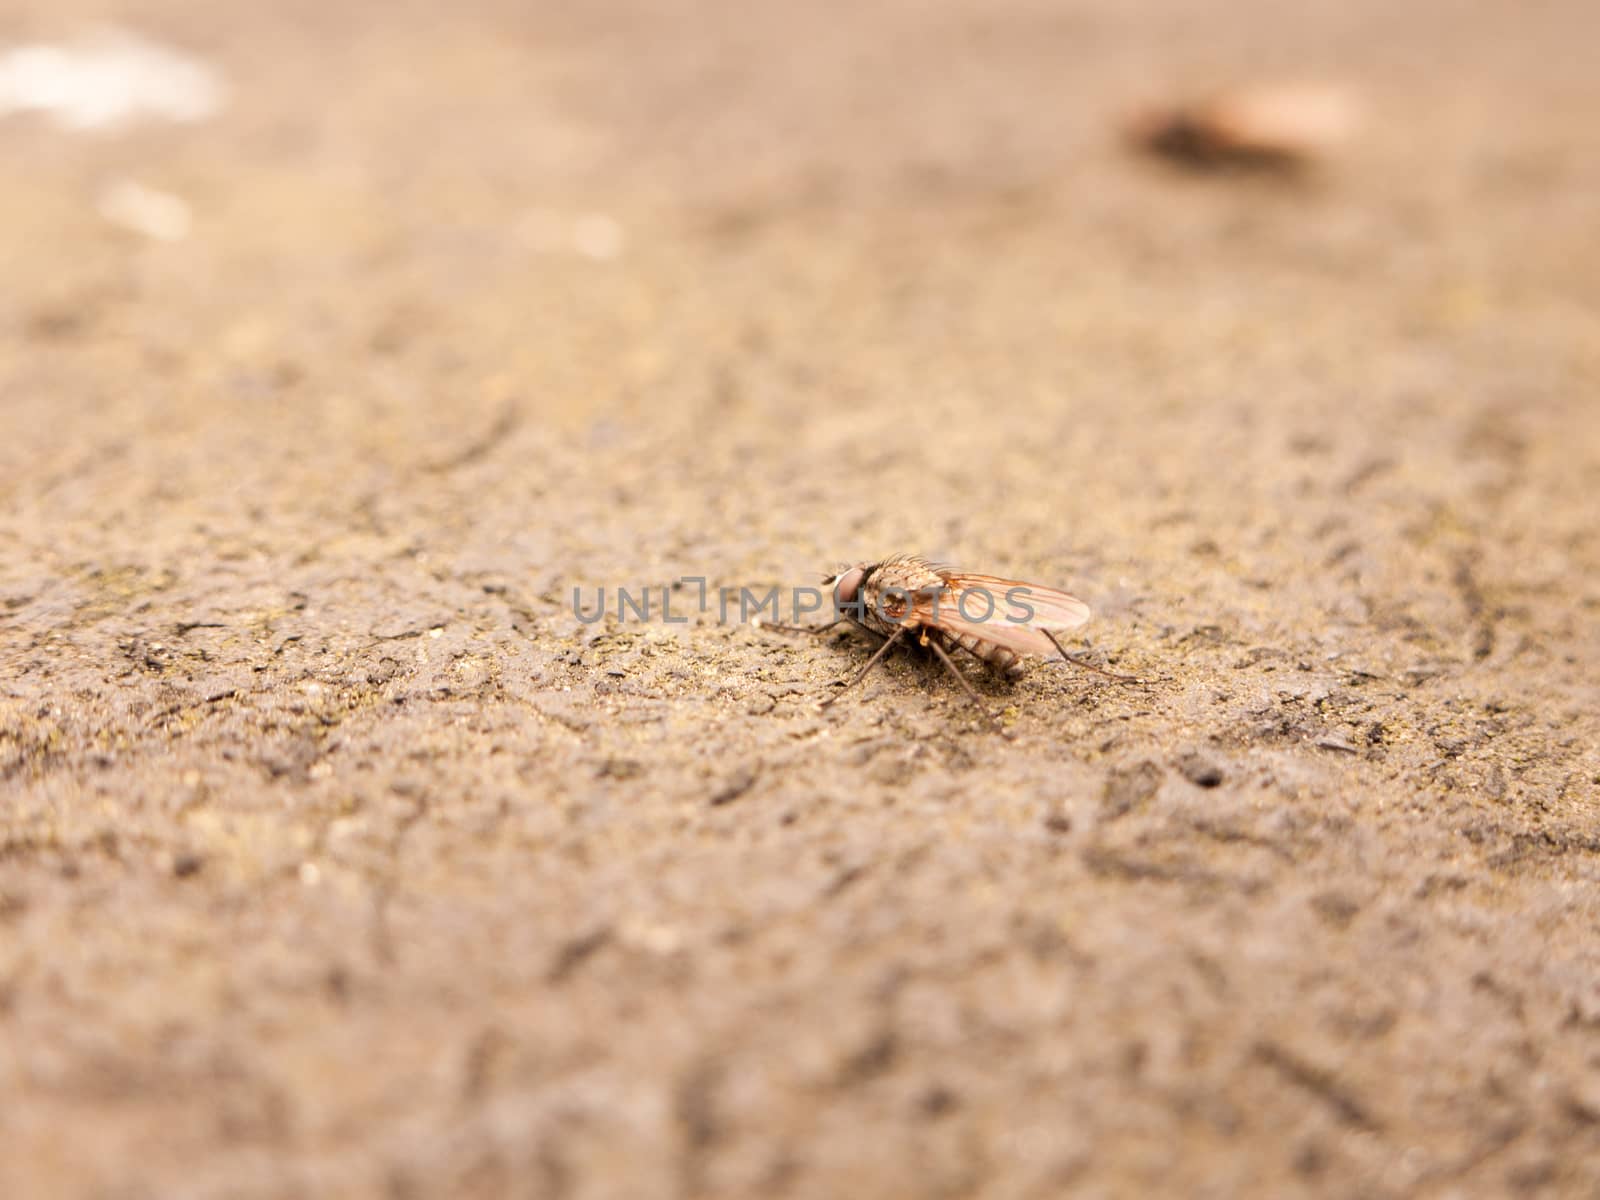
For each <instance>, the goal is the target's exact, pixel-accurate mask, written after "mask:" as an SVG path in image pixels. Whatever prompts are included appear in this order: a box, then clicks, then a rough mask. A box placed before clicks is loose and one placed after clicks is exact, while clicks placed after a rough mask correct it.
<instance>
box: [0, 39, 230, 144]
mask: <svg viewBox="0 0 1600 1200" xmlns="http://www.w3.org/2000/svg"><path fill="white" fill-rule="evenodd" d="M224 96H225V89H224V87H223V83H222V80H221V78H220V77H219V76H218V74H217V73H216V72H215V71H213V70H212V69H211V68H210V67H208V66H206V64H204V63H202V62H200V61H198V60H196V59H193V58H190V57H189V56H188V55H185V54H180V53H179V52H178V51H176V50H172V49H169V48H168V47H166V46H162V45H158V44H157V43H155V42H151V41H148V40H146V39H144V38H140V37H136V36H134V35H133V34H128V33H104V34H99V35H96V36H94V37H91V38H88V39H85V40H82V41H78V42H74V43H71V44H63V45H32V46H18V47H16V48H15V49H12V50H7V51H5V52H4V53H0V117H3V116H6V115H8V114H10V113H14V112H37V113H43V114H44V115H46V116H49V117H52V118H54V120H55V121H56V123H57V124H58V125H61V126H62V127H64V128H66V129H75V130H93V129H110V128H114V127H116V126H118V125H123V124H126V123H128V122H130V121H135V120H139V119H141V118H148V119H155V120H166V121H186V122H187V121H203V120H204V119H205V118H207V117H209V116H211V115H212V114H213V113H214V112H216V111H217V109H219V108H220V107H221V106H222V102H223V99H224Z"/></svg>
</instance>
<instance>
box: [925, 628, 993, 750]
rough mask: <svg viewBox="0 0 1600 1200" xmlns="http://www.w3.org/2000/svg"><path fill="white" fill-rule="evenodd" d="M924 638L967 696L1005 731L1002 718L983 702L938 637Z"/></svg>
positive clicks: (979, 709) (980, 710)
mask: <svg viewBox="0 0 1600 1200" xmlns="http://www.w3.org/2000/svg"><path fill="white" fill-rule="evenodd" d="M924 640H925V644H926V645H928V646H931V647H932V648H933V652H934V653H935V654H937V655H938V656H939V661H940V662H942V663H943V664H944V665H945V668H946V669H947V670H948V671H949V672H950V674H952V675H954V676H955V677H956V682H957V683H959V684H960V685H961V690H962V691H963V692H965V693H966V694H967V698H968V699H969V700H971V701H972V702H973V703H974V704H976V705H977V706H978V711H979V712H981V713H982V714H983V715H984V716H986V717H988V718H989V720H990V721H992V722H994V726H995V728H996V729H1000V730H1002V731H1003V730H1004V726H1002V725H1001V723H1000V718H999V717H997V716H995V715H994V713H992V712H991V711H989V706H988V705H987V704H985V703H984V702H983V697H981V696H979V695H978V693H977V692H975V691H973V690H972V685H971V684H970V683H968V682H967V677H966V676H965V675H963V674H962V673H961V668H960V667H958V666H956V664H955V660H953V659H952V658H951V657H950V656H949V655H948V654H947V653H945V648H944V647H943V646H941V645H940V644H939V639H938V638H937V637H931V638H926V639H924Z"/></svg>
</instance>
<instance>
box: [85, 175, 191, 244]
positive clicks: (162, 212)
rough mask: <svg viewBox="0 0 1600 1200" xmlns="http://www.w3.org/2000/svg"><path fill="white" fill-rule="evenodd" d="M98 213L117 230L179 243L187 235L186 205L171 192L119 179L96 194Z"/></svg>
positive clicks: (187, 216) (188, 219) (187, 211)
mask: <svg viewBox="0 0 1600 1200" xmlns="http://www.w3.org/2000/svg"><path fill="white" fill-rule="evenodd" d="M96 207H97V208H98V209H99V211H100V215H101V216H102V217H104V218H105V219H106V220H107V221H109V222H111V224H113V225H115V226H116V227H117V228H119V229H126V230H127V231H128V232H130V233H137V234H141V235H143V236H144V237H147V238H152V239H154V240H155V241H158V242H181V241H182V240H183V239H184V238H185V237H187V236H188V234H189V226H190V224H191V221H190V217H189V206H188V205H187V204H185V203H184V202H183V199H182V198H181V197H179V196H174V195H173V194H172V193H171V192H162V191H157V190H156V189H155V188H153V187H146V186H145V185H144V184H142V183H139V182H137V181H136V180H132V179H119V180H117V181H116V182H115V183H113V184H112V185H111V186H110V187H108V188H106V190H105V191H104V192H102V193H101V194H100V200H99V203H98V204H97V205H96Z"/></svg>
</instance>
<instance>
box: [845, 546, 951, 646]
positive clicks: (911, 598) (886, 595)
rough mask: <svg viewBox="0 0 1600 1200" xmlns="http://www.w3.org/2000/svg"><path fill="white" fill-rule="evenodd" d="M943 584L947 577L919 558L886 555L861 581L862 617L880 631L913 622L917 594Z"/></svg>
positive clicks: (906, 555)
mask: <svg viewBox="0 0 1600 1200" xmlns="http://www.w3.org/2000/svg"><path fill="white" fill-rule="evenodd" d="M943 586H944V581H943V580H942V579H941V578H940V577H939V576H938V575H937V574H936V573H935V572H934V571H933V570H932V568H930V567H929V566H928V564H927V563H926V562H924V561H923V560H922V559H920V558H916V557H915V556H913V555H909V554H901V555H896V556H894V557H893V558H886V559H884V560H883V561H882V562H881V563H878V564H877V565H876V566H875V567H873V568H872V569H871V570H870V571H869V572H868V573H867V574H866V576H865V578H864V580H863V582H862V586H861V600H862V603H863V607H864V609H865V612H864V614H863V617H862V621H863V623H864V624H866V625H867V626H869V627H870V628H872V629H875V630H876V631H877V632H879V633H893V632H894V631H895V630H896V629H899V628H901V627H902V626H905V625H908V624H914V623H916V622H915V620H914V617H913V612H914V610H915V608H916V607H917V605H916V599H915V597H916V596H917V594H918V593H925V592H926V591H927V590H928V589H930V588H932V589H938V588H941V587H943Z"/></svg>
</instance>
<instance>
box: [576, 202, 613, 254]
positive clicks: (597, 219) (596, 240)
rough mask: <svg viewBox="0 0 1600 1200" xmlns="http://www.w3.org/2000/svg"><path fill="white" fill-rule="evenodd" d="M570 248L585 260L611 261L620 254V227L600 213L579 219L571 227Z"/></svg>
mask: <svg viewBox="0 0 1600 1200" xmlns="http://www.w3.org/2000/svg"><path fill="white" fill-rule="evenodd" d="M572 248H573V249H574V250H576V251H577V252H578V253H579V254H581V255H583V256H584V257H585V258H593V259H600V260H607V259H613V258H615V257H617V255H619V254H621V253H622V226H621V225H619V224H617V222H615V221H613V220H612V219H611V218H610V217H608V216H605V215H603V214H601V213H590V214H589V215H588V216H586V217H579V218H578V219H577V221H576V222H575V223H574V224H573V226H572Z"/></svg>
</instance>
